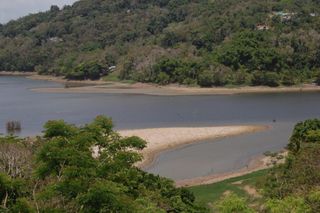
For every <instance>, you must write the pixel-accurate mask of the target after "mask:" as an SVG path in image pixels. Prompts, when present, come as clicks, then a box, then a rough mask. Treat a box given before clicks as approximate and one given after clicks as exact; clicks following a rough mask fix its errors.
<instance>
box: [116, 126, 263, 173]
mask: <svg viewBox="0 0 320 213" xmlns="http://www.w3.org/2000/svg"><path fill="white" fill-rule="evenodd" d="M268 128H269V127H268V126H222V127H221V126H219V127H216V126H213V127H172V128H154V129H136V130H121V131H119V133H120V135H122V136H125V137H128V136H139V137H141V138H143V139H144V140H146V141H147V142H148V144H147V147H146V148H145V149H144V150H143V151H142V152H141V153H142V154H143V156H144V160H143V161H142V162H140V163H139V164H138V165H137V166H139V167H141V168H146V167H147V166H149V165H150V164H152V162H153V160H154V159H155V157H156V156H157V155H158V154H159V153H160V152H163V151H166V150H170V149H174V148H178V147H181V146H183V145H187V144H194V143H198V142H202V141H204V140H208V139H211V140H212V139H217V138H222V137H227V136H234V135H240V134H244V133H252V132H257V131H262V130H265V129H268Z"/></svg>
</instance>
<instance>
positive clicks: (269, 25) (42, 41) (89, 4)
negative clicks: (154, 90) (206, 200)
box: [0, 0, 320, 86]
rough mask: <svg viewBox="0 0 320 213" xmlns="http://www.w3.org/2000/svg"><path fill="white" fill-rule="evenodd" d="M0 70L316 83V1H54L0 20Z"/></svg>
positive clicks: (319, 34)
mask: <svg viewBox="0 0 320 213" xmlns="http://www.w3.org/2000/svg"><path fill="white" fill-rule="evenodd" d="M0 70H6V71H15V70H19V71H34V70H35V71H37V72H39V73H40V74H51V75H63V76H66V77H67V78H69V79H79V80H81V79H88V78H89V79H97V78H100V77H101V76H106V77H105V78H106V79H112V80H134V81H140V82H155V83H159V84H167V83H180V84H199V85H201V86H212V85H215V86H224V85H227V84H233V85H268V86H278V85H280V84H283V85H293V84H297V83H301V82H313V81H316V80H317V78H318V82H319V83H320V76H319V70H320V1H319V0H280V1H276V0H266V1H259V0H242V1H238V0H131V1H129V0H80V1H78V2H76V3H75V4H74V5H73V6H66V7H64V8H63V9H59V8H58V7H57V6H52V7H51V8H50V10H49V11H47V12H43V13H38V14H33V15H29V16H26V17H24V18H21V19H18V20H16V21H11V22H9V23H8V24H6V25H0Z"/></svg>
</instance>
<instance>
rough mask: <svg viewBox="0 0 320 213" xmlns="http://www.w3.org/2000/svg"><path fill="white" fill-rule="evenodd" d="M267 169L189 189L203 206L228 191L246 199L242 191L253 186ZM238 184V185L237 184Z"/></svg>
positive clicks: (245, 193)
mask: <svg viewBox="0 0 320 213" xmlns="http://www.w3.org/2000/svg"><path fill="white" fill-rule="evenodd" d="M268 171H269V170H268V169H266V170H261V171H257V172H253V173H250V174H247V175H244V176H240V177H235V178H231V179H227V180H224V181H221V182H218V183H213V184H209V185H202V186H193V187H190V188H189V189H190V190H191V191H192V192H193V193H194V195H195V196H196V199H197V202H200V203H203V204H209V203H214V202H216V201H217V200H219V198H221V196H222V195H223V193H225V192H227V191H230V192H234V193H236V194H237V195H239V196H241V197H248V198H249V195H248V194H247V192H246V191H245V190H244V189H243V187H244V186H245V185H250V186H255V185H256V183H257V182H258V180H259V178H260V177H263V176H264V175H266V174H267V173H268ZM237 182H238V183H237Z"/></svg>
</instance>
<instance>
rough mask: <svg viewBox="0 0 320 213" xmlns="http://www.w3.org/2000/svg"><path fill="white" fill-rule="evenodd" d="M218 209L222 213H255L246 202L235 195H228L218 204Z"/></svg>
mask: <svg viewBox="0 0 320 213" xmlns="http://www.w3.org/2000/svg"><path fill="white" fill-rule="evenodd" d="M216 208H217V210H218V212H220V213H236V212H241V213H253V212H254V210H253V209H251V208H250V207H249V206H248V204H247V202H246V200H245V199H243V198H241V197H239V196H237V195H236V194H234V193H231V194H229V195H226V196H225V197H224V198H222V199H221V200H220V201H218V202H217V203H216Z"/></svg>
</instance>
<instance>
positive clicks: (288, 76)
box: [281, 72, 296, 86]
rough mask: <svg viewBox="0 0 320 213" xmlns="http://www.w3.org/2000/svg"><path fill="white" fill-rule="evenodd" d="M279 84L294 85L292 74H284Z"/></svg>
mask: <svg viewBox="0 0 320 213" xmlns="http://www.w3.org/2000/svg"><path fill="white" fill-rule="evenodd" d="M281 83H282V84H283V85H285V86H292V85H295V84H296V81H295V77H294V76H293V73H290V72H284V73H283V75H282V79H281Z"/></svg>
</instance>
